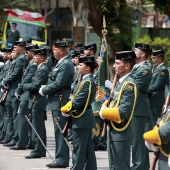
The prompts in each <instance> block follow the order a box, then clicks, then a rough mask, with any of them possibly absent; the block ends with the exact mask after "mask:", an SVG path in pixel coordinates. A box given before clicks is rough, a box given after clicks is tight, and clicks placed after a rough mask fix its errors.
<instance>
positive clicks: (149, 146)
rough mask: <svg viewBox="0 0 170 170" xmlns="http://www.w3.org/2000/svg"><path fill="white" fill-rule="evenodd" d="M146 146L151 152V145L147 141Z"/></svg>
mask: <svg viewBox="0 0 170 170" xmlns="http://www.w3.org/2000/svg"><path fill="white" fill-rule="evenodd" d="M145 146H146V147H147V148H148V149H149V150H151V143H149V142H147V141H146V140H145Z"/></svg>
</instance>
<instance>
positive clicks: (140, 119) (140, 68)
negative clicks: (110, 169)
mask: <svg viewBox="0 0 170 170" xmlns="http://www.w3.org/2000/svg"><path fill="white" fill-rule="evenodd" d="M135 54H136V64H135V65H134V67H133V69H132V75H133V76H134V78H135V80H136V83H137V85H138V88H139V94H140V95H139V98H138V103H137V105H136V109H135V112H134V114H133V118H132V127H133V131H134V140H133V142H132V164H133V165H132V167H131V169H132V170H144V169H149V153H148V152H147V150H146V147H145V143H144V140H143V137H142V135H143V133H144V132H145V131H146V120H147V118H148V115H149V112H150V106H149V99H148V97H147V91H148V89H149V85H150V82H151V79H152V70H151V67H150V65H149V64H148V62H147V58H148V56H149V55H150V46H149V44H143V43H135Z"/></svg>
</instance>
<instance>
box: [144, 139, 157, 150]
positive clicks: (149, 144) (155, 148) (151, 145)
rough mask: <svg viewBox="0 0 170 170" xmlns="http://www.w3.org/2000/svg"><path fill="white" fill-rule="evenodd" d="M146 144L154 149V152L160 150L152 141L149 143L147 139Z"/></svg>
mask: <svg viewBox="0 0 170 170" xmlns="http://www.w3.org/2000/svg"><path fill="white" fill-rule="evenodd" d="M145 146H146V147H147V148H148V149H149V150H150V151H154V152H158V151H159V147H158V146H155V145H153V144H152V143H149V142H147V141H145Z"/></svg>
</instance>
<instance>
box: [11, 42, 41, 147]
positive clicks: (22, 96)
mask: <svg viewBox="0 0 170 170" xmlns="http://www.w3.org/2000/svg"><path fill="white" fill-rule="evenodd" d="M36 48H38V46H37V45H32V44H31V45H29V46H26V47H25V49H26V52H25V55H26V58H27V59H28V60H29V62H30V63H29V65H28V66H27V68H26V69H25V70H24V73H23V76H22V82H21V83H20V84H19V85H18V87H17V89H16V91H15V96H16V97H17V98H18V99H19V100H20V106H19V110H18V136H19V140H18V142H17V143H16V145H15V146H11V147H10V149H13V150H25V149H26V146H27V144H28V142H29V141H28V132H29V124H28V123H27V120H26V118H25V115H27V116H29V114H30V113H31V111H30V109H28V102H29V92H28V91H24V90H23V85H24V84H26V83H31V82H32V77H33V76H34V74H35V71H36V69H37V64H36V63H34V60H33V57H34V50H35V49H36Z"/></svg>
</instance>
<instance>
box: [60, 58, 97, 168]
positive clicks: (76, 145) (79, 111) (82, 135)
mask: <svg viewBox="0 0 170 170" xmlns="http://www.w3.org/2000/svg"><path fill="white" fill-rule="evenodd" d="M96 67H97V63H95V59H94V57H92V56H87V57H84V58H79V67H78V73H79V74H81V75H83V77H82V80H81V81H80V83H79V84H77V86H76V87H75V89H74V92H73V97H72V99H71V101H69V102H68V103H67V104H66V105H65V106H63V107H62V108H61V111H62V114H63V115H64V116H66V117H67V115H68V114H66V112H67V113H68V112H72V113H71V116H72V129H73V153H72V154H73V155H72V162H73V166H72V167H71V170H80V169H84V170H97V164H96V156H95V152H94V148H93V142H92V128H94V115H93V112H92V109H91V103H92V102H93V100H94V97H95V93H96V89H95V83H94V80H93V78H92V73H93V72H94V70H95V68H96ZM69 106H70V107H69Z"/></svg>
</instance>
